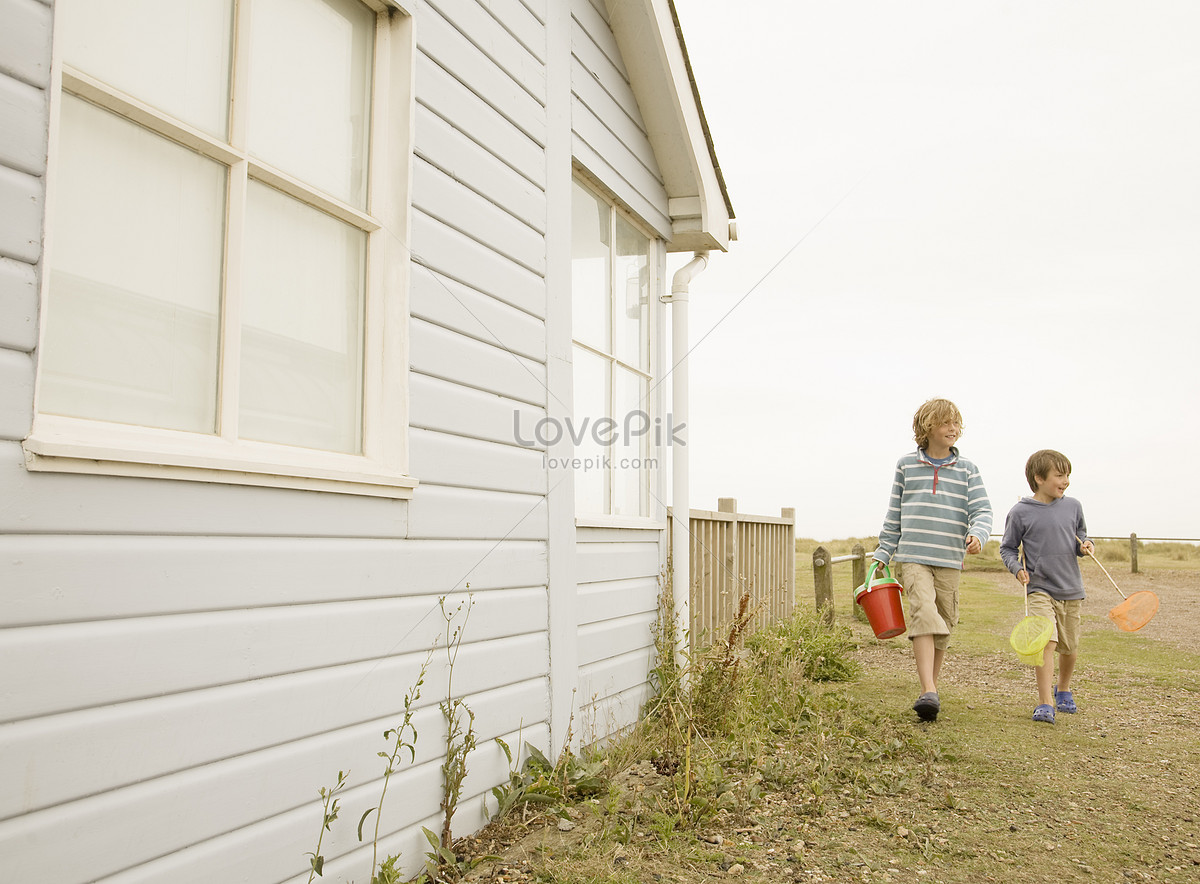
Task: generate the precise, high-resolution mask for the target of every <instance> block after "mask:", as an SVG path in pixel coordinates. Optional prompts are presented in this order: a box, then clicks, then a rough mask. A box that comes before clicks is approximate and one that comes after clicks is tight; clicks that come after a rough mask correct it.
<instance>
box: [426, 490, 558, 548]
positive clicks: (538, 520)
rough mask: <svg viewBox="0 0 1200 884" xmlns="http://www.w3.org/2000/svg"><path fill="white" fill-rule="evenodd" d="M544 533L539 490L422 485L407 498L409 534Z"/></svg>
mask: <svg viewBox="0 0 1200 884" xmlns="http://www.w3.org/2000/svg"><path fill="white" fill-rule="evenodd" d="M546 533H547V531H546V498H545V497H544V496H543V495H540V494H514V493H511V492H503V491H480V490H478V489H475V488H452V487H446V486H441V485H422V486H421V487H420V488H419V489H417V494H416V495H415V496H414V497H413V499H412V501H411V510H410V516H409V536H410V537H416V538H444V539H452V538H474V539H491V540H497V541H499V540H544V539H545V537H546Z"/></svg>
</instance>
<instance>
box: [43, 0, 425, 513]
mask: <svg viewBox="0 0 1200 884" xmlns="http://www.w3.org/2000/svg"><path fill="white" fill-rule="evenodd" d="M56 16H57V17H56V24H55V29H56V37H55V39H56V47H55V48H56V58H57V66H58V70H59V72H60V74H59V76H60V79H61V88H60V89H59V91H58V93H57V101H56V105H55V106H56V123H55V124H54V127H53V129H52V133H53V134H52V144H53V154H52V159H51V168H50V173H49V176H48V192H49V198H50V208H49V210H48V220H47V230H48V234H47V250H46V267H47V272H46V274H45V275H46V283H45V310H44V314H43V315H44V320H43V336H42V343H41V349H40V356H39V377H38V392H37V409H38V415H37V418H36V421H35V426H34V432H33V435H32V437H31V438H30V439H29V440H27V442H26V448H27V451H29V452H30V453H31V454H32V455H33V461H34V464H35V467H36V466H40V467H41V468H45V469H56V468H61V469H77V470H78V469H84V468H85V467H82V466H80V462H81V461H83V462H84V463H89V462H90V463H91V464H104V463H108V464H110V465H113V464H120V465H122V469H121V470H120V471H122V472H136V469H131V466H130V465H131V464H136V463H146V464H155V465H159V466H161V465H167V466H177V467H179V468H180V469H181V470H184V471H185V470H186V469H187V468H189V467H191V468H195V467H199V468H202V469H205V470H208V471H212V470H216V471H221V470H228V471H230V472H231V473H232V474H233V475H234V477H233V478H232V479H231V480H233V481H242V482H247V481H248V482H250V483H252V484H255V483H257V482H256V480H255V479H254V478H253V476H254V475H255V474H270V475H272V476H274V477H275V478H273V479H270V480H263V483H265V484H288V483H287V482H286V481H281V479H280V478H279V477H281V476H293V477H296V478H297V479H305V478H309V479H312V480H314V481H316V482H317V483H318V484H319V485H320V487H329V488H330V490H343V491H352V492H358V493H368V494H380V495H384V496H407V494H408V493H409V491H410V489H411V487H412V485H413V484H414V483H413V482H411V480H408V479H407V478H405V477H404V468H405V466H406V465H405V463H404V460H405V455H404V420H405V415H404V414H403V411H402V409H403V397H402V396H401V395H400V393H401V392H402V384H403V383H404V377H403V365H404V361H405V357H404V354H403V353H402V352H399V350H400V347H401V346H402V343H403V334H402V325H401V324H400V323H399V322H398V320H397V316H399V317H402V316H403V312H404V311H403V310H400V311H397V310H395V309H394V305H395V304H396V303H401V304H402V303H404V301H403V299H404V296H405V293H404V283H405V278H406V274H405V272H404V263H405V260H406V255H405V254H404V249H403V243H404V241H405V240H406V239H407V221H406V218H407V208H406V205H405V204H404V201H405V200H406V199H407V195H406V194H403V193H402V192H398V191H397V188H396V186H395V185H396V184H403V182H404V181H405V180H406V177H407V176H406V175H405V169H406V164H407V162H408V159H407V152H408V144H407V141H406V139H407V137H408V133H407V119H408V114H409V101H410V97H409V96H410V84H409V83H408V82H406V80H405V79H404V78H406V77H407V70H408V66H407V65H406V64H404V63H403V59H404V58H405V57H406V55H407V54H408V53H410V52H411V46H410V41H411V36H410V22H408V21H407V19H406V18H405V16H403V15H402V14H399V13H398V10H396V9H394V8H392V7H391V6H390V4H385V3H384V2H362V0H171V2H162V0H60V2H59V3H58V4H57V13H56ZM397 121H400V122H399V124H398V123H397ZM398 140H404V143H400V144H397V141H398ZM385 149H387V153H386V157H387V162H386V163H385V162H383V160H384V157H385ZM389 185H390V186H389ZM72 465H73V466H72ZM88 469H89V470H90V468H88ZM98 471H101V472H103V471H104V470H103V467H102V466H101V467H100V468H99V469H98ZM180 477H181V478H190V477H189V476H187V475H185V474H181V475H180ZM205 478H211V475H206V476H205ZM339 482H346V483H347V486H346V487H336V486H337V485H338V483H339ZM297 484H298V487H307V486H305V484H304V483H303V482H299V483H297Z"/></svg>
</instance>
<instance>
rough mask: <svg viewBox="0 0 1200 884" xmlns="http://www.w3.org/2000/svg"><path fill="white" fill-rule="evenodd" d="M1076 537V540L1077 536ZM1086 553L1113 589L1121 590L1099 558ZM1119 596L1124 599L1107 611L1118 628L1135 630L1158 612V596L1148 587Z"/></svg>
mask: <svg viewBox="0 0 1200 884" xmlns="http://www.w3.org/2000/svg"><path fill="white" fill-rule="evenodd" d="M1076 539H1077V540H1078V538H1076ZM1088 555H1089V556H1091V557H1092V561H1093V562H1095V563H1096V564H1097V565H1100V570H1101V571H1103V572H1104V576H1105V577H1107V578H1108V582H1109V583H1111V584H1112V585H1113V589H1115V590H1116V591H1117V592H1121V587H1119V586H1117V581H1115V580H1113V579H1112V575H1111V574H1109V573H1108V569H1107V568H1105V567H1104V566H1103V565H1101V564H1100V560H1099V559H1098V558H1096V556H1095V555H1093V554H1092V553H1090V552H1089V553H1088ZM1121 598H1123V599H1125V601H1123V602H1121V604H1119V605H1117V606H1116V607H1115V608H1113V609H1112V610H1111V611H1109V612H1108V619H1109V620H1111V621H1112V622H1113V623H1115V624H1117V628H1118V629H1123V630H1125V631H1126V632H1137V631H1138V630H1139V629H1141V628H1142V627H1143V626H1145V625H1146V624H1147V623H1149V622H1150V621H1151V620H1152V619H1153V617H1154V615H1155V614H1157V613H1158V596H1156V595H1155V594H1154V593H1152V592H1151V591H1150V590H1148V589H1143V590H1139V591H1138V592H1135V593H1134V594H1133V595H1125V593H1123V592H1121Z"/></svg>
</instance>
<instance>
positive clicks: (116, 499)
mask: <svg viewBox="0 0 1200 884" xmlns="http://www.w3.org/2000/svg"><path fill="white" fill-rule="evenodd" d="M0 475H2V476H3V477H4V483H5V494H4V495H3V496H0V534H2V533H22V534H41V533H46V534H217V535H224V536H237V535H245V536H271V535H274V536H288V537H403V536H404V535H405V533H406V532H407V516H408V509H407V507H406V506H405V505H404V502H403V501H396V500H384V499H382V498H369V497H358V496H355V495H350V494H314V493H312V492H308V491H293V490H287V489H282V488H250V487H241V486H233V485H218V484H213V483H210V482H175V481H170V480H166V479H137V478H130V477H126V476H78V475H74V474H71V473H30V472H27V471H26V470H25V467H24V455H23V453H22V451H21V446H20V445H18V444H17V443H15V442H0Z"/></svg>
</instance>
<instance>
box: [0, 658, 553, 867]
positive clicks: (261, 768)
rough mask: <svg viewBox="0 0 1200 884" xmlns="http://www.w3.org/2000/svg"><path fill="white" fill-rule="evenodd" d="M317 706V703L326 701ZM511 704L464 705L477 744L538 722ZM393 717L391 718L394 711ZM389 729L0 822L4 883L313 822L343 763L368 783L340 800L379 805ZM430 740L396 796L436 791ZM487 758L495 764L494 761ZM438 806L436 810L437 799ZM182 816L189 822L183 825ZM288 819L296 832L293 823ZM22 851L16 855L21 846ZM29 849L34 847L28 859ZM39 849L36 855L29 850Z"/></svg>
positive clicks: (502, 700) (365, 730)
mask: <svg viewBox="0 0 1200 884" xmlns="http://www.w3.org/2000/svg"><path fill="white" fill-rule="evenodd" d="M457 678H458V673H457V672H456V679H457ZM543 690H544V686H543ZM315 699H316V701H318V702H319V701H320V700H322V699H327V698H321V697H317V698H315ZM393 699H394V698H393ZM514 700H515V695H514V694H513V692H512V691H509V690H495V691H491V692H486V693H481V694H479V695H476V696H472V697H470V698H469V702H470V703H471V704H472V708H475V709H477V717H481V718H482V717H486V722H487V724H485V725H482V726H481V727H479V735H480V742H481V743H483V742H485V741H490V740H492V739H493V738H494V737H495V736H502V735H504V734H511V732H512V731H514V730H516V729H518V728H519V727H520V726H521V723H522V721H521V716H522V714H523V713H525V714H536V713H535V712H534V707H533V705H532V704H531V703H529V702H528V700H526V701H525V702H514ZM393 714H394V715H397V716H398V712H396V713H393ZM440 714H441V713H440V712H439V711H438V710H437V709H436V708H433V707H430V708H428V709H423V710H421V712H419V713H418V721H417V725H418V730H419V732H420V731H423V732H424V733H427V734H434V733H436V732H437V719H438V718H439V717H440ZM314 717H315V716H314ZM203 721H205V719H203V718H201V717H199V716H198V717H196V718H195V719H192V720H191V721H190V723H189V724H188V725H187V726H186V729H185V730H181V731H180V732H179V733H177V734H175V735H173V739H174V741H175V742H181V743H187V742H189V741H190V740H191V739H193V738H196V737H200V738H203V737H205V736H207V734H206V733H205V731H206V730H208V729H206V728H204V727H203V726H202V725H201V724H200V722H203ZM394 723H395V718H380V719H376V720H372V721H370V722H369V723H367V724H364V725H363V726H361V727H357V728H355V729H353V732H352V733H349V734H348V733H343V732H340V731H335V732H332V733H318V734H314V736H313V738H312V739H310V740H302V741H296V742H288V743H286V744H285V743H280V744H278V745H272V747H271V748H270V749H267V750H261V751H257V752H251V753H248V754H242V755H234V756H230V757H227V758H225V759H223V760H220V761H215V762H212V763H208V764H205V765H203V766H201V767H196V768H192V769H187V770H183V771H180V772H178V773H175V774H172V775H168V776H161V777H156V778H153V779H146V780H144V781H141V782H136V783H133V784H131V785H129V786H126V787H123V788H117V789H111V790H106V791H103V792H96V793H95V794H92V795H90V796H89V797H86V798H82V799H80V800H77V801H74V802H71V803H70V804H65V805H61V806H55V807H50V808H47V809H45V810H41V811H35V812H32V813H29V814H26V815H24V816H22V817H17V818H13V819H11V820H6V821H4V822H0V855H4V856H5V857H6V876H8V877H9V878H10V880H14V881H54V882H56V884H75V882H83V881H93V880H96V879H97V878H100V877H103V876H105V875H109V874H113V873H115V872H118V871H120V870H121V869H123V868H127V867H128V866H130V865H133V864H136V863H141V862H145V861H147V860H152V859H155V858H157V857H160V856H163V855H164V854H167V853H169V852H171V851H174V850H179V849H181V848H185V847H188V846H189V845H191V844H195V843H196V842H197V841H201V840H205V839H209V838H216V837H218V836H221V835H223V834H224V833H226V832H229V831H231V830H233V829H236V828H239V827H241V826H248V825H253V824H254V823H256V822H258V821H260V820H264V819H269V818H271V817H273V816H275V815H277V814H280V813H284V812H287V811H291V810H295V809H297V808H302V809H304V810H305V812H306V813H305V816H306V817H307V819H306V822H308V821H311V820H312V819H316V820H317V822H318V824H319V821H320V809H319V806H317V805H316V804H315V801H314V795H315V791H316V788H317V787H318V786H320V785H327V784H329V782H330V781H331V780H333V779H334V777H335V775H336V770H337V769H338V767H339V766H341V765H343V764H345V765H346V766H347V767H349V768H350V769H351V771H352V773H353V772H356V771H362V772H364V773H363V775H362V779H363V780H364V781H366V782H365V785H363V786H360V787H357V788H356V790H355V791H354V792H352V793H351V794H348V795H347V796H346V797H345V798H344V799H343V804H344V806H346V807H347V808H349V807H351V806H357V807H359V808H362V807H364V806H370V804H371V803H373V801H375V800H377V799H378V789H379V785H378V783H375V782H372V777H371V775H370V774H368V773H367V772H372V773H375V776H378V772H381V765H382V761H381V760H380V759H379V758H378V757H376V756H375V753H376V752H378V751H379V750H380V749H382V748H384V741H383V740H382V739H381V735H382V732H383V729H385V728H386V727H389V726H391V725H392V724H394ZM493 726H494V727H493ZM89 742H90V734H89ZM437 743H438V741H437V740H436V739H435V740H427V741H425V746H423V745H422V741H421V740H420V739H419V738H418V740H417V752H418V754H417V759H416V762H415V763H414V764H413V765H412V766H409V767H406V768H405V769H404V770H403V771H402V772H401V773H399V774H398V775H397V776H396V777H394V778H393V781H392V783H391V784H390V786H389V792H391V794H392V795H394V796H396V798H397V799H399V798H401V796H404V795H426V794H437V793H438V792H439V791H440V785H439V784H440V778H441V771H440V759H438V758H437V757H436V756H435V755H434V753H435V752H436V751H437V749H438V746H437ZM131 744H132V743H131V741H129V740H126V745H125V746H123V747H122V751H121V752H120V753H119V754H118V756H117V757H118V759H120V758H122V757H124V756H127V755H129V754H130V752H129V749H130V747H131ZM78 745H79V737H78V733H76V734H75V735H74V737H73V739H72V741H71V742H70V743H69V744H67V745H65V746H62V747H61V751H63V752H66V753H67V754H68V755H79V756H85V757H81V758H80V762H79V763H78V765H74V766H73V767H78V769H79V772H80V774H81V775H85V774H90V776H91V777H92V778H96V777H100V778H102V777H103V776H104V775H103V773H102V772H100V771H95V770H93V769H94V768H96V767H99V766H102V765H103V762H104V758H103V756H101V757H93V758H92V759H91V760H90V763H89V761H88V759H87V758H86V756H88V755H89V754H90V752H89V753H83V752H79V751H78ZM136 746H137V747H138V749H141V750H145V751H147V752H149V753H154V751H155V750H156V749H157V748H158V747H157V746H155V745H154V744H153V743H152V742H150V740H148V739H141V738H139V739H138V740H137V741H136ZM489 754H492V753H490V752H489ZM492 757H493V759H494V754H493V755H492ZM55 761H58V762H60V763H61V762H62V759H61V758H60V759H57V760H56V759H50V760H49V761H48V762H47V763H55ZM68 763H69V762H68ZM493 763H495V762H493ZM331 765H332V767H331ZM343 769H345V768H343ZM495 773H499V776H498V777H497V779H501V778H503V773H502V772H495ZM356 779H357V778H356ZM392 790H394V791H392ZM433 806H434V807H436V802H434V805H433ZM389 808H390V817H389V825H390V826H396V825H403V824H404V823H405V822H407V821H408V820H411V819H412V817H413V816H414V815H417V814H420V815H421V816H422V817H425V816H426V815H427V814H428V813H429V812H430V810H431V809H432V808H431V807H430V806H429V805H424V807H422V805H421V803H420V802H402V801H399V800H397V801H396V802H395V803H393V804H390V805H389ZM360 812H361V810H360ZM184 814H186V825H180V821H181V817H182V816H183V815H184ZM297 816H299V815H297ZM347 817H349V813H347ZM108 820H119V821H120V825H116V826H113V825H108V824H106V821H108ZM294 822H295V823H296V824H299V819H298V818H297V819H295V820H294ZM312 829H313V827H312V826H311V825H308V826H304V830H306V831H307V834H308V836H309V837H310V838H311V835H312ZM353 830H354V826H353V825H352V824H351V825H348V826H340V827H338V826H335V827H334V832H332V833H331V835H330V841H331V849H337V848H338V847H339V845H345V846H349V844H348V842H351V841H353V840H354V837H355V836H354V834H353ZM63 841H67V842H69V843H71V845H72V849H71V850H61V849H54V848H55V845H58V846H61V844H62V843H63ZM314 843H315V842H313V841H309V846H307V847H306V848H305V849H307V850H311V849H312V845H313V844H314ZM18 844H19V845H21V848H22V849H21V850H17V849H16V847H17V845H18ZM29 846H34V847H35V849H34V850H29V849H28V848H29ZM38 847H40V849H36V848H38ZM260 849H261V845H260ZM323 849H324V845H323ZM33 857H36V861H35V860H34V859H33ZM275 859H276V861H277V862H282V863H286V864H287V865H288V866H290V871H291V872H292V873H295V872H296V871H298V870H299V868H300V867H301V866H303V865H304V863H305V860H304V858H303V855H302V853H301V854H298V855H287V854H284V853H280V852H277V853H276V856H275ZM209 880H215V879H212V878H210V879H209Z"/></svg>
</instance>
